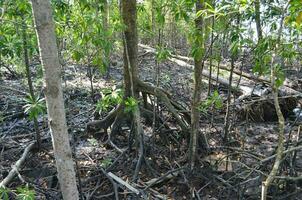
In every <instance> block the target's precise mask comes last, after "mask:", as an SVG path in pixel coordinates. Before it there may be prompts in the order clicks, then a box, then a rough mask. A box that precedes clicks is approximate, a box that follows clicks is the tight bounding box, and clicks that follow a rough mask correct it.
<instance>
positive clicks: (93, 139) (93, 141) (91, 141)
mask: <svg viewBox="0 0 302 200" xmlns="http://www.w3.org/2000/svg"><path fill="white" fill-rule="evenodd" d="M87 141H88V142H89V143H90V145H91V146H97V145H98V141H97V140H96V139H95V138H89V139H87Z"/></svg>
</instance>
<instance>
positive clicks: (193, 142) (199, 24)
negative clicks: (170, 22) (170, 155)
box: [189, 1, 207, 168]
mask: <svg viewBox="0 0 302 200" xmlns="http://www.w3.org/2000/svg"><path fill="white" fill-rule="evenodd" d="M203 4H204V2H203V1H198V2H197V3H196V12H198V11H200V10H202V9H203V6H204V5H203ZM203 23H204V21H203V18H202V17H199V18H197V19H196V21H195V26H196V28H197V29H198V31H199V34H200V36H199V37H203V31H204V28H203V26H204V24H203ZM202 43H203V44H200V45H202V46H201V47H200V48H204V41H203V39H202ZM203 63H204V62H203V60H202V56H201V58H194V65H195V66H194V92H193V97H192V105H191V135H190V147H189V148H190V149H189V159H190V163H191V168H193V167H194V163H195V157H196V151H197V145H198V143H197V140H198V138H197V137H198V133H199V126H200V124H199V119H200V111H199V110H198V106H199V104H200V101H201V92H202V79H201V77H202V70H203ZM202 137H203V138H202V139H203V142H202V149H206V146H207V145H206V139H205V137H204V135H202Z"/></svg>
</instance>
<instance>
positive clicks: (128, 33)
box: [121, 0, 138, 97]
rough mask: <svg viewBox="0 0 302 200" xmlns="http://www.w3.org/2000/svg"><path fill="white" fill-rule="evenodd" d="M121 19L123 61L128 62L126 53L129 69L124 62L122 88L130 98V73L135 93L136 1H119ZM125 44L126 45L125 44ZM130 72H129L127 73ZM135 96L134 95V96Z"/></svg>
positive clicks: (136, 72) (136, 55)
mask: <svg viewBox="0 0 302 200" xmlns="http://www.w3.org/2000/svg"><path fill="white" fill-rule="evenodd" d="M121 9H122V18H123V22H124V24H125V25H126V29H125V31H124V33H125V34H124V35H125V40H124V41H123V42H124V61H128V58H127V53H128V56H129V63H130V65H131V67H130V68H129V64H128V62H124V84H125V85H124V87H125V97H129V96H131V81H130V73H131V75H132V78H133V90H134V92H135V93H136V92H137V84H136V83H137V79H138V70H137V59H138V47H137V45H138V38H137V27H136V16H137V13H136V1H135V0H127V1H124V0H122V1H121ZM126 42H127V44H126ZM126 48H127V49H126ZM129 70H131V71H129ZM135 95H136V94H135Z"/></svg>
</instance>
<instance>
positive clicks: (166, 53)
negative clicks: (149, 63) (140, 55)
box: [156, 46, 171, 62]
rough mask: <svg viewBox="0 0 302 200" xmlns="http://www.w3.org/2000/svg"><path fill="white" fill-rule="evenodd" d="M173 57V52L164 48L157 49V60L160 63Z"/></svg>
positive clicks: (158, 47)
mask: <svg viewBox="0 0 302 200" xmlns="http://www.w3.org/2000/svg"><path fill="white" fill-rule="evenodd" d="M170 56H171V51H170V50H168V49H166V48H164V47H162V46H157V48H156V60H157V61H158V62H162V61H164V60H167V59H168V58H169V57H170Z"/></svg>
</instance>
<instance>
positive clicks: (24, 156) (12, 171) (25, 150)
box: [0, 143, 35, 188]
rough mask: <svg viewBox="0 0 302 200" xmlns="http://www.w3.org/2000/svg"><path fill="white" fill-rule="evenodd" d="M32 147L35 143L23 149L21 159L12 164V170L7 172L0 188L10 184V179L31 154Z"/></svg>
mask: <svg viewBox="0 0 302 200" xmlns="http://www.w3.org/2000/svg"><path fill="white" fill-rule="evenodd" d="M34 146H35V143H31V144H29V145H28V146H27V147H26V148H25V149H24V152H23V154H22V156H21V158H20V159H19V160H18V161H17V162H16V164H14V165H13V166H12V169H11V171H10V172H9V174H8V175H7V176H6V177H5V178H4V179H3V180H2V182H1V183H0V188H5V187H6V185H7V184H8V183H9V182H11V181H12V179H13V178H14V177H15V176H16V175H17V172H18V171H19V170H20V168H21V166H22V165H23V163H24V162H25V160H26V158H27V157H28V155H29V152H31V151H32V150H33V148H34Z"/></svg>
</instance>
